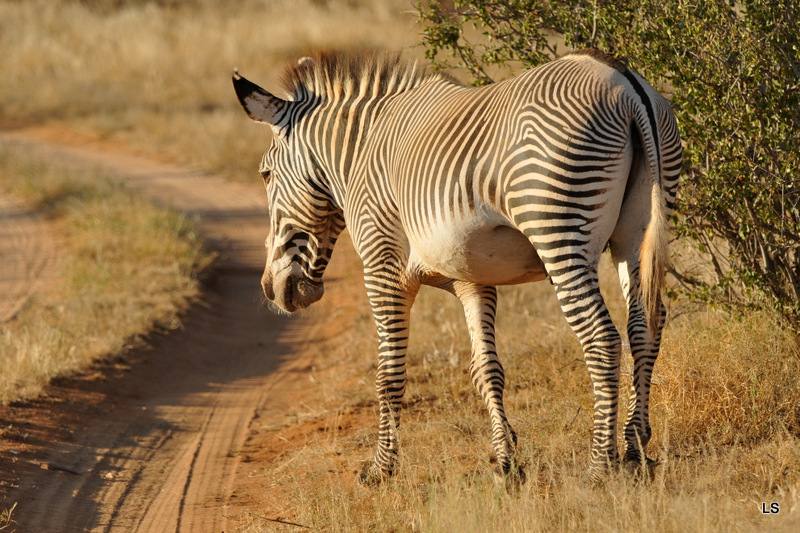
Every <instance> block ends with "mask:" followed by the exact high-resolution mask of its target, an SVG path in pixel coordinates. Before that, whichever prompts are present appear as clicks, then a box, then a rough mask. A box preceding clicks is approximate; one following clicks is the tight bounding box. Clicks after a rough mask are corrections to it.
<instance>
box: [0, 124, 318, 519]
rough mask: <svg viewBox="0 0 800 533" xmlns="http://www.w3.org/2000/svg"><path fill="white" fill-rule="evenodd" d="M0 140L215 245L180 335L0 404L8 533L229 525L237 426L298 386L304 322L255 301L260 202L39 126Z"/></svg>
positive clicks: (253, 194)
mask: <svg viewBox="0 0 800 533" xmlns="http://www.w3.org/2000/svg"><path fill="white" fill-rule="evenodd" d="M0 142H2V143H7V144H15V143H16V144H27V145H35V146H37V147H39V149H41V150H42V151H43V152H44V154H45V155H46V156H47V157H48V158H51V159H52V160H57V161H59V162H60V164H62V165H66V166H70V167H75V168H79V169H89V168H93V167H96V168H100V169H102V170H103V171H105V172H106V173H108V174H110V175H112V176H114V177H115V178H116V179H119V180H121V181H123V182H124V183H125V184H126V186H128V187H130V188H132V189H134V190H137V191H140V192H141V193H142V194H144V195H146V196H148V197H151V198H153V199H154V200H155V201H156V202H158V203H161V204H164V205H170V206H172V207H175V208H177V209H179V210H183V211H186V212H187V213H191V214H193V215H197V216H199V217H200V230H201V231H202V233H203V234H204V236H205V237H206V238H207V239H208V241H209V242H210V245H211V246H212V247H213V248H214V249H216V250H217V251H219V253H220V260H219V261H218V262H217V268H216V271H215V273H214V275H213V279H212V282H211V283H210V286H209V289H208V291H207V292H206V294H205V295H204V297H203V298H202V301H201V302H198V303H197V304H196V305H195V306H194V307H193V308H192V310H191V311H190V312H189V314H188V316H187V317H185V320H184V326H183V328H182V329H181V330H179V331H176V332H171V333H168V334H167V333H165V334H154V335H153V336H152V337H151V338H150V339H148V344H149V346H148V347H146V348H140V349H136V350H133V351H132V352H130V353H128V354H126V357H125V360H124V361H123V362H106V363H103V364H100V365H97V366H96V367H95V368H93V369H91V370H88V371H86V372H85V373H84V374H82V375H80V376H76V377H74V378H70V379H62V380H57V381H56V382H55V383H53V384H52V385H51V386H50V387H49V388H48V389H47V390H46V392H45V395H44V396H43V397H42V398H40V399H37V400H35V401H31V402H23V403H19V404H14V405H11V406H9V407H6V408H3V409H0V427H3V428H6V429H5V432H4V434H3V438H2V439H0V480H1V481H2V483H0V495H2V498H3V500H2V501H0V510H1V509H3V508H5V509H8V508H10V507H11V506H12V505H13V504H14V503H15V502H16V503H17V507H16V508H15V509H14V514H13V519H14V521H15V523H16V531H30V532H48V531H52V532H68V531H126V532H127V531H142V532H152V531H159V532H163V531H181V532H190V531H191V532H198V531H208V532H220V531H226V530H227V531H230V530H231V529H232V528H233V524H232V522H231V521H232V520H233V518H232V515H233V514H234V513H232V512H230V508H229V504H230V501H231V498H232V492H233V486H234V479H235V475H236V469H237V465H238V463H239V461H240V456H239V454H238V450H240V449H241V447H242V445H243V443H244V442H245V439H246V437H247V434H248V425H249V424H250V422H251V420H252V418H253V416H254V413H255V412H256V411H257V410H261V411H263V410H264V409H265V406H266V405H274V406H275V408H279V407H280V405H282V404H285V403H286V402H290V401H291V398H290V396H287V391H289V390H290V389H292V387H294V388H295V390H296V389H297V388H298V387H297V384H296V383H294V385H293V381H292V380H293V379H295V378H292V379H285V378H286V374H285V372H284V373H283V374H282V371H281V370H280V369H281V368H284V367H281V364H282V363H284V362H286V361H294V362H295V363H298V364H300V362H298V361H296V359H297V357H298V354H297V351H296V350H297V347H298V346H302V345H303V343H304V342H306V341H307V339H310V338H312V337H313V336H314V335H315V329H316V328H317V326H316V325H315V321H314V320H312V319H308V318H306V319H300V318H292V319H287V318H282V317H278V316H275V315H273V314H271V313H270V312H269V311H268V310H266V309H265V307H264V306H263V305H262V303H261V302H262V299H261V296H260V293H259V289H260V285H259V280H260V274H261V270H262V268H263V255H264V252H263V242H264V237H265V234H266V226H265V224H266V206H265V201H264V196H263V189H262V187H261V184H260V183H259V182H258V179H257V175H255V173H254V176H255V177H256V179H254V183H253V185H252V186H249V185H242V184H235V183H229V182H225V181H223V180H221V179H217V178H215V177H213V176H208V175H204V174H202V173H197V172H191V171H187V170H184V169H180V168H177V167H175V166H171V165H166V164H161V163H156V162H154V161H151V160H148V159H144V158H140V157H134V156H131V155H128V154H125V153H122V152H120V151H109V150H108V147H102V146H101V147H97V146H92V145H81V144H70V143H69V142H65V140H64V139H60V138H54V136H53V133H52V131H37V130H18V131H11V132H4V133H2V134H0ZM254 149H257V147H254ZM2 207H3V206H0V208H2ZM0 210H2V209H0ZM35 234H36V232H35V231H34V232H32V233H31V232H29V233H28V235H35ZM30 238H31V239H35V237H30ZM35 246H39V244H38V243H37V244H35ZM35 246H34V247H35ZM8 268H9V267H8V266H7V265H3V266H2V269H3V270H0V278H3V277H6V276H7V275H9V274H10V273H9V271H8ZM14 268H17V267H14ZM25 268H27V267H25ZM23 270H24V269H23ZM28 270H29V269H28ZM28 270H26V271H28ZM39 270H41V268H39ZM34 283H35V279H33V280H29V281H26V282H25V284H24V285H25V286H26V287H27V288H26V289H25V290H31V287H32V286H33V284H34ZM23 297H24V296H18V297H17V299H16V300H15V301H19V298H23ZM7 307H8V308H9V309H10V308H11V304H8V305H7ZM295 381H296V379H295Z"/></svg>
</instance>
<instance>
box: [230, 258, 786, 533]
mask: <svg viewBox="0 0 800 533" xmlns="http://www.w3.org/2000/svg"><path fill="white" fill-rule="evenodd" d="M601 277H602V279H603V287H604V293H605V295H606V298H607V299H608V301H609V303H610V306H611V308H612V311H613V314H614V318H615V320H616V321H617V323H618V324H622V323H624V320H625V311H624V304H623V302H622V299H621V296H620V294H619V290H618V289H617V281H616V274H615V273H614V271H613V269H612V268H611V267H610V265H609V264H608V263H604V265H603V269H602V272H601ZM346 283H347V286H346V288H344V289H343V290H350V291H357V290H358V288H359V283H360V282H359V280H358V279H353V280H348V281H347V282H346ZM340 290H342V289H340ZM500 297H501V301H500V309H499V311H498V316H499V325H498V341H499V350H500V353H501V354H502V356H503V361H504V364H505V367H506V371H507V377H508V393H507V411H508V413H509V417H510V420H511V422H512V424H514V426H515V428H516V430H517V432H518V434H519V437H520V449H519V453H520V455H521V459H522V461H523V463H524V464H525V465H526V467H525V468H526V471H527V474H528V482H527V484H526V485H524V486H523V488H522V489H521V491H520V492H519V494H508V493H507V492H505V491H504V490H502V489H499V488H497V487H496V486H495V484H494V482H493V478H492V473H491V472H492V465H491V464H490V461H491V455H492V449H491V444H490V431H489V424H488V419H487V416H486V412H485V409H484V407H483V404H482V402H481V400H480V397H479V396H478V394H477V393H476V392H475V391H474V389H473V388H472V386H471V384H470V380H469V376H468V370H467V369H468V366H469V342H468V338H467V331H466V327H465V325H464V320H463V317H462V312H461V308H460V305H459V303H458V302H457V300H456V299H455V298H453V297H452V296H449V295H447V294H445V293H442V292H438V291H435V290H433V289H430V290H424V291H423V292H422V293H421V295H420V298H419V299H418V301H417V304H416V306H415V308H414V313H413V315H412V322H413V325H412V343H411V348H410V356H409V388H408V392H407V402H406V403H407V408H406V410H405V411H404V413H403V421H402V424H403V427H402V433H401V442H402V445H403V449H402V450H401V464H402V466H401V470H400V472H399V473H398V475H397V476H396V478H395V479H393V480H392V481H390V482H389V483H388V484H387V485H386V486H384V487H380V488H378V489H366V488H364V487H361V486H359V485H358V484H357V483H355V472H357V471H358V470H359V469H360V467H361V464H362V462H363V461H366V460H370V459H371V457H372V453H373V450H374V445H375V440H374V439H375V437H376V425H377V412H376V409H375V406H374V402H373V400H372V396H373V392H372V391H373V386H372V376H373V373H374V361H373V359H374V350H375V340H374V333H373V331H372V327H373V326H372V323H371V322H372V321H371V317H370V314H369V310H368V309H367V307H366V306H364V305H361V306H360V307H359V308H358V311H357V312H356V313H355V316H353V318H352V319H351V322H350V323H346V324H344V326H345V327H344V328H343V331H344V332H345V333H343V334H342V335H341V337H339V338H336V339H332V340H331V341H329V342H328V343H327V344H326V345H323V346H320V347H319V348H318V351H319V355H318V356H317V358H316V361H315V363H314V365H313V378H314V379H313V381H311V382H310V383H309V385H308V394H307V397H308V399H307V400H306V401H305V402H304V404H303V405H301V406H298V407H297V408H296V410H295V411H293V412H291V413H287V420H289V422H287V423H286V424H283V425H279V426H277V427H275V426H268V427H265V428H262V431H264V432H265V433H267V434H269V435H272V439H270V438H269V437H267V438H265V441H266V443H267V445H266V446H265V448H269V445H270V443H271V442H272V441H274V442H275V443H276V444H279V443H280V441H282V440H283V441H289V442H290V444H291V446H290V448H289V450H284V452H283V453H282V454H281V455H278V456H277V457H275V458H274V459H273V460H272V461H271V462H270V463H268V464H267V465H264V464H262V463H260V462H259V463H258V464H259V466H258V467H257V468H256V469H254V470H252V471H251V472H250V475H251V476H252V477H254V478H258V479H259V480H260V487H261V490H260V491H254V492H256V493H257V494H260V495H262V496H260V497H259V496H256V498H255V499H256V501H257V502H258V503H257V504H255V505H253V507H252V509H251V512H252V515H251V514H247V515H245V516H244V519H245V522H246V524H247V525H246V526H245V527H244V530H245V531H253V532H261V531H274V530H276V529H275V528H276V526H275V525H274V524H273V523H268V522H265V521H264V520H263V518H258V517H286V518H288V519H289V520H290V521H292V522H295V523H299V524H303V525H308V526H312V527H313V528H314V529H318V530H322V531H365V530H369V531H441V532H448V531H474V532H482V531H519V532H527V531H639V530H642V531H644V530H654V531H676V532H683V531H753V530H762V529H763V530H769V531H793V530H795V529H796V528H797V526H798V524H800V507H798V504H800V472H798V466H797V465H798V464H800V442H798V438H797V437H798V430H800V427H798V420H799V418H798V417H800V388H798V377H799V376H800V360H798V356H797V353H796V352H794V351H793V340H792V338H791V337H789V336H788V335H787V334H786V333H784V332H783V331H782V330H781V329H780V328H779V327H777V325H776V324H775V323H774V322H773V321H772V319H771V318H770V317H769V316H767V315H757V316H750V317H746V318H741V319H731V318H730V317H727V316H724V315H721V314H718V313H716V312H714V311H712V310H706V311H704V312H701V313H697V312H694V313H686V314H681V311H682V310H681V309H673V310H672V311H673V314H674V315H681V316H679V317H678V318H677V319H675V320H673V321H672V322H671V323H670V324H669V326H668V327H667V330H666V336H665V340H664V348H663V351H662V355H661V358H660V359H659V364H658V366H657V367H656V373H655V378H654V386H653V404H652V417H653V420H652V422H653V430H654V439H653V442H652V443H651V444H650V448H649V451H650V455H651V456H652V457H654V458H656V459H658V460H659V461H660V462H661V463H662V465H661V466H660V467H659V468H658V469H657V473H656V478H655V480H654V481H653V482H652V483H649V484H637V483H636V482H634V481H633V480H632V479H631V478H630V477H628V476H624V475H620V476H616V477H614V478H612V479H611V480H610V481H609V482H608V483H607V484H606V485H605V486H604V487H602V488H591V487H590V486H589V485H588V484H586V483H585V482H584V479H583V475H584V471H585V469H586V466H587V464H588V459H589V457H588V456H589V444H590V428H591V409H592V403H591V384H590V381H589V377H588V374H587V372H586V368H585V365H584V363H583V361H582V360H581V352H580V347H579V345H578V343H577V341H576V340H575V338H574V336H573V335H572V333H571V331H570V330H569V327H568V326H567V324H566V322H565V321H564V320H563V318H562V317H561V316H560V312H559V310H558V305H557V302H556V301H555V297H554V295H553V291H552V288H551V287H550V286H549V285H548V284H547V283H539V284H533V285H530V286H520V287H513V288H504V289H503V290H501V292H500ZM362 304H363V302H362ZM318 305H320V306H322V310H321V311H322V312H321V313H320V316H331V314H332V313H333V311H334V309H333V308H331V307H329V303H328V302H326V300H324V299H323V301H322V302H320V304H318ZM675 305H676V304H673V307H675ZM353 359H356V361H357V364H356V365H353V364H351V363H350V362H351V361H352V360H353ZM630 363H631V361H630V355H629V353H626V354H625V355H624V366H623V371H628V372H629V371H630ZM623 380H624V381H627V382H628V383H629V379H627V378H623ZM623 404H624V402H623ZM623 409H624V408H623ZM258 442H262V443H263V441H261V440H258ZM262 446H263V444H262ZM259 451H260V450H258V449H252V450H245V452H246V453H247V454H250V453H253V454H258V453H259ZM771 502H778V503H779V505H780V509H781V513H780V514H778V515H777V516H768V515H762V514H761V504H762V503H766V504H767V506H769V504H770V503H771ZM253 515H257V516H253ZM290 529H291V528H289V527H288V526H287V529H286V530H287V531H288V530H290ZM277 530H281V529H277Z"/></svg>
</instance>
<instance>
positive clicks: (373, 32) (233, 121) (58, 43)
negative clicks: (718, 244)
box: [0, 0, 421, 179]
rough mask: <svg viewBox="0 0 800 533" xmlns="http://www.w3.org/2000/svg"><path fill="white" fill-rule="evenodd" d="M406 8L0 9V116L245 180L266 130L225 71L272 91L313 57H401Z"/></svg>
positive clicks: (274, 1)
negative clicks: (370, 53) (380, 53)
mask: <svg viewBox="0 0 800 533" xmlns="http://www.w3.org/2000/svg"><path fill="white" fill-rule="evenodd" d="M407 10H410V2H408V1H406V0H386V1H381V2H371V1H368V0H328V1H324V0H244V1H237V2H225V1H222V0H194V1H191V2H166V1H165V2H110V1H109V2H106V1H95V2H77V1H69V0H27V1H25V2H18V1H9V0H0V53H1V54H2V58H3V59H2V67H1V68H2V74H3V75H2V76H0V117H5V118H13V119H19V120H28V121H33V122H35V123H47V124H52V123H58V124H67V125H69V126H70V127H72V128H78V129H80V130H81V131H82V132H83V133H86V134H89V135H92V136H100V137H103V138H111V139H115V140H120V141H123V142H125V143H127V144H129V145H132V146H134V147H136V148H137V149H139V150H142V151H144V152H147V153H151V154H152V153H158V154H162V155H167V156H169V157H170V158H172V159H174V160H176V161H178V162H181V163H184V164H188V165H192V166H195V167H202V168H204V169H206V170H211V171H214V172H216V173H219V174H223V175H226V176H229V177H238V178H239V179H248V178H249V179H252V178H253V177H254V176H255V169H257V168H258V161H259V159H258V158H259V151H263V150H264V149H266V146H267V142H268V140H269V137H268V128H264V127H259V126H258V125H255V124H252V123H251V122H250V121H248V120H247V119H246V117H245V116H244V114H243V112H242V110H241V107H240V106H239V104H238V102H237V100H236V98H235V95H234V93H233V88H232V86H231V73H232V71H233V68H234V67H238V68H239V69H241V71H242V73H243V74H245V75H246V76H248V78H250V79H253V80H255V81H257V82H260V83H262V84H264V85H265V86H267V87H275V86H276V85H277V81H278V77H279V75H280V73H281V72H282V70H283V66H284V65H285V64H286V63H288V62H293V61H296V60H297V59H298V58H299V57H301V56H302V55H304V54H306V53H308V51H310V50H314V49H317V48H331V47H335V48H358V47H389V48H392V49H398V48H406V47H409V46H411V45H414V44H416V42H417V41H418V40H419V39H418V37H417V33H416V31H415V30H414V27H413V24H414V22H415V18H414V16H413V15H411V14H408V13H406V11H407ZM417 55H421V53H420V52H417Z"/></svg>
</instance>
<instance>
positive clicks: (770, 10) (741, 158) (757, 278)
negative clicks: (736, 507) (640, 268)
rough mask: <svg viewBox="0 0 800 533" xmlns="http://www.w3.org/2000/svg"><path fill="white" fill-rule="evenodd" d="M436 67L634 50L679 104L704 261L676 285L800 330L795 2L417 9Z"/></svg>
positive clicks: (482, 79) (690, 212) (693, 224)
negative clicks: (775, 316) (761, 311)
mask: <svg viewBox="0 0 800 533" xmlns="http://www.w3.org/2000/svg"><path fill="white" fill-rule="evenodd" d="M417 7H418V12H419V15H420V19H421V20H422V21H423V22H425V23H426V25H427V27H426V29H425V32H424V43H425V45H426V46H427V55H428V58H429V59H430V60H431V61H432V62H434V64H436V65H437V66H440V67H443V66H447V67H452V66H461V67H466V68H467V69H468V71H469V72H470V73H471V75H472V76H473V78H474V80H475V82H476V83H477V84H485V83H491V82H492V81H494V79H493V78H495V77H498V75H497V74H495V72H499V73H500V75H503V74H504V72H505V71H504V70H501V69H498V67H503V66H505V67H508V68H513V67H514V66H515V65H517V64H521V65H523V66H526V67H532V66H535V65H538V64H540V63H543V62H546V61H548V60H550V59H552V58H554V57H557V56H559V55H561V53H563V52H565V51H567V49H569V48H583V47H598V48H601V49H604V50H605V51H607V52H610V53H612V54H614V55H616V56H618V57H622V58H626V59H627V60H628V61H629V63H630V65H631V67H632V68H635V69H636V70H637V71H639V72H640V73H641V74H642V75H644V76H645V77H646V78H647V79H649V80H650V82H651V83H653V84H655V85H656V86H658V87H659V88H660V90H661V91H662V92H663V93H665V94H666V95H667V96H668V97H670V98H671V100H672V102H673V105H674V108H675V112H676V114H677V116H678V121H679V124H680V128H681V135H682V137H683V140H684V144H685V149H686V150H685V156H684V167H685V170H684V174H683V179H682V184H681V189H680V191H679V205H678V209H677V212H678V213H679V214H680V215H679V216H676V217H675V222H676V227H677V234H678V236H679V237H683V238H688V239H689V240H690V241H691V242H693V243H694V244H695V245H696V247H697V249H698V250H699V251H700V252H701V254H702V257H704V258H706V259H707V261H708V263H709V265H708V267H707V268H704V269H697V268H694V267H695V266H696V265H689V264H683V265H680V266H678V267H676V269H675V270H674V272H673V273H674V274H675V276H676V278H677V279H678V281H679V284H678V289H677V290H678V291H681V292H684V293H686V294H689V295H690V296H691V297H693V298H696V299H699V300H701V301H706V302H713V303H718V304H722V305H724V306H726V307H728V308H738V309H742V308H748V307H756V308H769V309H773V310H776V311H777V312H778V313H779V314H780V315H781V316H783V317H784V318H785V319H786V321H787V323H788V324H789V326H790V327H792V328H793V329H794V331H795V332H798V331H800V205H799V204H800V150H798V146H800V32H798V31H797V25H796V21H797V20H799V19H800V3H798V2H796V1H795V0H748V1H744V2H730V1H725V0H710V1H708V2H699V3H696V2H686V1H684V0H658V1H654V0H644V1H637V2H633V1H621V2H603V3H600V2H570V3H566V2H557V1H553V0H517V1H513V0H508V1H484V0H475V1H464V0H455V1H454V2H436V1H433V2H428V3H425V4H419V5H418V6H417Z"/></svg>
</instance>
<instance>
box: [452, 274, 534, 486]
mask: <svg viewBox="0 0 800 533" xmlns="http://www.w3.org/2000/svg"><path fill="white" fill-rule="evenodd" d="M448 290H450V291H451V292H453V293H454V294H455V295H456V296H457V297H458V298H459V300H461V304H462V305H463V306H464V315H465V317H466V319H467V327H468V328H469V335H470V340H471V343H472V361H471V363H470V375H471V377H472V383H473V385H474V386H475V388H476V389H477V390H478V392H479V393H480V394H481V397H482V398H483V401H484V403H485V404H486V407H487V409H488V410H489V417H490V419H491V422H492V446H493V447H494V451H495V456H496V457H497V467H496V469H495V477H496V478H497V479H498V481H500V482H502V483H504V484H506V485H508V486H509V487H512V486H515V485H519V484H521V483H523V482H524V481H525V473H524V472H523V470H522V468H520V466H519V464H518V463H517V459H516V446H517V435H516V433H515V432H514V430H513V429H512V427H511V424H509V422H508V419H507V418H506V413H505V409H504V407H503V389H504V387H505V374H504V371H503V365H502V364H501V363H500V359H499V358H498V357H497V350H496V347H495V327H494V324H495V314H496V312H497V290H496V289H495V288H494V287H491V286H484V285H475V284H472V283H466V282H459V281H456V282H453V284H452V286H451V287H449V288H448Z"/></svg>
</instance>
